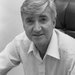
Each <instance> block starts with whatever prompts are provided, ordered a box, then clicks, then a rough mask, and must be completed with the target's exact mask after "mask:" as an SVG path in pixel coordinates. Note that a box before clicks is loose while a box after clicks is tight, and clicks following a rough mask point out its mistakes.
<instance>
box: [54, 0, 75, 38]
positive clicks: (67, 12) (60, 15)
mask: <svg viewBox="0 0 75 75" xmlns="http://www.w3.org/2000/svg"><path fill="white" fill-rule="evenodd" d="M55 4H56V8H57V19H56V28H58V29H61V30H63V31H64V32H65V33H66V34H68V35H70V36H72V37H74V38H75V0H55Z"/></svg>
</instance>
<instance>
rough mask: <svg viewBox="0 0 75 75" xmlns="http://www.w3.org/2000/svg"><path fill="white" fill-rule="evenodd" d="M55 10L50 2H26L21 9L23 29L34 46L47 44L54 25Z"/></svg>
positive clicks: (29, 0)
mask: <svg viewBox="0 0 75 75" xmlns="http://www.w3.org/2000/svg"><path fill="white" fill-rule="evenodd" d="M56 15H57V13H56V8H55V5H54V2H53V1H52V0H26V1H25V2H24V3H23V5H22V7H21V16H22V21H23V27H24V30H25V32H26V35H27V36H28V38H29V39H30V40H31V41H33V42H34V44H37V43H39V44H46V43H49V41H50V39H51V36H52V33H53V28H54V27H55V24H56V19H55V18H56Z"/></svg>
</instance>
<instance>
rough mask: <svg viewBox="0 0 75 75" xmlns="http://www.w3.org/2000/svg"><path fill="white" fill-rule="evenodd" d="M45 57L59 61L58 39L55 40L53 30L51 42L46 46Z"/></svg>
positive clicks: (55, 36)
mask: <svg viewBox="0 0 75 75" xmlns="http://www.w3.org/2000/svg"><path fill="white" fill-rule="evenodd" d="M46 55H49V56H52V57H54V58H57V59H60V55H59V49H58V38H57V35H56V32H55V30H53V35H52V39H51V42H50V44H49V46H48V49H47V52H46Z"/></svg>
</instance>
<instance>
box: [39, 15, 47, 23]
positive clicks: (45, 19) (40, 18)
mask: <svg viewBox="0 0 75 75" xmlns="http://www.w3.org/2000/svg"><path fill="white" fill-rule="evenodd" d="M47 21H48V17H47V16H46V15H41V16H39V22H40V23H42V24H44V23H46V22H47Z"/></svg>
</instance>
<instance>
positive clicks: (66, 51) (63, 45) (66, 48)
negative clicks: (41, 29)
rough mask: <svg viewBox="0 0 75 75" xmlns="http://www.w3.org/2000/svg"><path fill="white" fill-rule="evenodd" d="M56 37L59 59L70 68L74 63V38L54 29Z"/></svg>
mask: <svg viewBox="0 0 75 75" xmlns="http://www.w3.org/2000/svg"><path fill="white" fill-rule="evenodd" d="M55 32H56V34H57V37H58V47H59V54H60V57H61V60H63V61H64V62H66V65H67V66H68V67H69V68H70V69H72V68H73V66H74V63H75V39H74V38H72V37H71V36H69V35H67V34H65V33H63V32H61V31H59V30H57V29H55Z"/></svg>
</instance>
